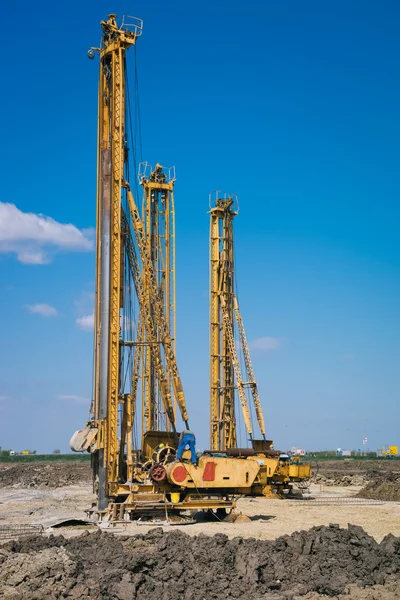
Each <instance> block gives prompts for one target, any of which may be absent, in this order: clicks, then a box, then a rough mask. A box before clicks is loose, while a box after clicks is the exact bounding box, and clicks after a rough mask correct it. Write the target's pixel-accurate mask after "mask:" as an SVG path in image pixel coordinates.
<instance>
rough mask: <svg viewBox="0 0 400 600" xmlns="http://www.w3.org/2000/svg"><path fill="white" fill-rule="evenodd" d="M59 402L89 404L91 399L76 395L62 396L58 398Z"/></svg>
mask: <svg viewBox="0 0 400 600" xmlns="http://www.w3.org/2000/svg"><path fill="white" fill-rule="evenodd" d="M58 398H59V400H68V401H70V402H76V403H77V404H89V403H90V398H85V397H84V396H75V395H74V394H64V395H62V396H58Z"/></svg>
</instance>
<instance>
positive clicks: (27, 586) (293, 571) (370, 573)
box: [0, 525, 400, 600]
mask: <svg viewBox="0 0 400 600" xmlns="http://www.w3.org/2000/svg"><path fill="white" fill-rule="evenodd" d="M0 566H1V569H0V597H2V595H4V597H5V598H7V599H10V600H11V599H12V600H22V599H23V600H34V599H37V598H39V597H40V598H41V599H50V598H51V599H52V600H54V599H57V598H70V599H78V598H79V599H81V600H91V599H96V600H100V599H101V598H107V599H108V600H150V599H151V600H154V598H160V599H162V600H204V599H207V600H225V599H229V598H244V597H245V598H246V600H260V599H261V598H265V599H267V598H275V599H281V600H290V599H294V598H296V597H297V596H302V597H304V595H306V594H308V598H310V599H313V598H318V596H316V595H315V594H316V593H317V594H325V595H326V596H330V597H337V596H338V595H339V594H342V593H344V594H345V595H346V594H347V597H353V596H354V597H358V598H367V597H369V598H371V599H372V598H375V597H376V598H384V597H385V596H384V595H376V596H372V595H367V593H365V595H364V596H362V595H358V596H356V595H353V596H349V593H348V590H349V588H348V586H349V585H355V586H356V589H358V590H359V589H360V588H364V587H365V586H374V585H378V586H382V585H383V584H384V583H386V584H388V583H389V584H391V585H392V586H396V585H397V584H398V583H399V581H400V538H395V537H394V536H392V535H388V536H386V538H385V539H384V540H383V541H382V542H381V543H380V544H378V543H377V542H376V541H375V540H374V539H373V538H372V537H370V536H369V535H367V534H366V533H365V531H364V530H363V529H362V528H361V527H357V526H354V525H349V527H348V529H340V528H339V526H337V525H331V526H329V527H323V526H321V527H314V528H313V529H311V530H310V531H302V532H295V533H294V534H292V535H291V536H283V537H281V538H278V539H277V540H275V541H273V542H271V541H260V540H255V539H252V538H250V539H243V538H235V539H232V540H229V539H228V538H227V536H225V535H222V534H218V535H215V536H214V537H207V536H205V535H200V536H196V537H189V536H187V535H186V534H185V533H182V532H180V531H177V530H175V531H171V532H168V533H163V531H162V529H161V528H160V529H155V530H153V531H151V532H150V533H147V534H145V535H136V536H134V537H127V536H118V537H117V536H113V535H112V534H110V533H104V532H103V533H102V532H100V531H98V532H96V533H94V534H89V533H88V532H85V533H84V534H83V535H82V536H80V537H78V538H70V539H65V538H63V537H62V536H60V537H54V536H50V537H49V538H41V537H33V538H29V539H25V540H21V541H14V542H10V543H8V544H6V545H5V546H3V548H2V550H0ZM385 589H386V588H385ZM38 590H40V596H38ZM377 593H378V592H377ZM386 597H387V598H390V596H386ZM394 597H395V596H394Z"/></svg>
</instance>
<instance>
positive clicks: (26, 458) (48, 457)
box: [0, 450, 90, 463]
mask: <svg viewBox="0 0 400 600" xmlns="http://www.w3.org/2000/svg"><path fill="white" fill-rule="evenodd" d="M88 461H90V454H88V453H84V454H22V455H21V454H18V455H16V456H10V451H9V450H0V462H3V463H21V462H24V463H28V462H29V463H33V462H88Z"/></svg>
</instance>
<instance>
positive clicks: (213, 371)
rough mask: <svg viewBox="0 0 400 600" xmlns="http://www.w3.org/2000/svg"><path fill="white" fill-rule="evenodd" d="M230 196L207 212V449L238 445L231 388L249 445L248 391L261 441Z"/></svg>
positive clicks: (259, 409) (261, 425)
mask: <svg viewBox="0 0 400 600" xmlns="http://www.w3.org/2000/svg"><path fill="white" fill-rule="evenodd" d="M235 202H236V203H237V199H236V198H235V197H231V196H227V195H226V194H221V193H220V192H217V194H216V197H215V201H214V206H213V207H212V208H211V210H210V215H211V217H210V220H211V222H210V258H211V265H210V296H211V297H210V413H211V418H210V421H211V432H210V444H211V449H212V450H227V449H229V448H234V447H236V444H237V415H236V414H235V389H237V390H238V394H239V400H240V404H241V408H242V414H243V420H244V424H245V427H246V431H247V434H248V436H249V438H250V440H251V441H252V442H253V426H252V422H251V416H250V408H249V405H248V401H247V396H246V388H249V389H250V391H251V395H252V398H253V403H254V408H255V413H256V417H257V422H258V425H259V428H260V431H261V435H262V438H263V440H264V441H265V425H264V416H263V412H262V407H261V403H260V399H259V396H258V389H257V383H256V381H255V377H254V371H253V367H252V363H251V357H250V351H249V347H248V343H247V339H246V334H245V330H244V325H243V320H242V317H241V314H240V310H239V304H238V301H237V298H236V296H235V293H234V275H235V268H234V252H233V248H234V238H233V219H234V218H235V216H236V215H237V211H236V210H234V205H235ZM235 325H236V327H237V329H238V331H239V340H240V346H241V349H242V351H243V356H244V364H245V375H246V377H245V379H243V375H242V370H241V366H240V361H239V355H238V348H237V345H236V342H235Z"/></svg>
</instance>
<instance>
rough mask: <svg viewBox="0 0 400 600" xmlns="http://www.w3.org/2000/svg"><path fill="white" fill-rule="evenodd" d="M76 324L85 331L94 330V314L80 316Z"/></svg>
mask: <svg viewBox="0 0 400 600" xmlns="http://www.w3.org/2000/svg"><path fill="white" fill-rule="evenodd" d="M76 324H77V325H78V327H79V328H80V329H83V331H93V327H94V314H93V313H92V314H91V315H85V316H83V317H78V318H77V319H76Z"/></svg>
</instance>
